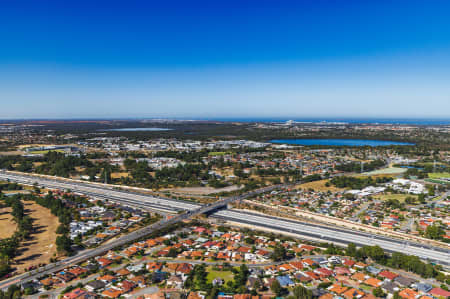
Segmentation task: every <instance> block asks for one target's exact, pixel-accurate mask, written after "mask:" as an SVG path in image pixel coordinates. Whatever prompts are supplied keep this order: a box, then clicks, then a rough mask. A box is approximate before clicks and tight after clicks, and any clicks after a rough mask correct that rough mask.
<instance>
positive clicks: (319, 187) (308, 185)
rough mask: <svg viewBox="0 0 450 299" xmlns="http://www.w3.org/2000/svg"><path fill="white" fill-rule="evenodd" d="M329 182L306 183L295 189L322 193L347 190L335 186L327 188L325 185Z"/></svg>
mask: <svg viewBox="0 0 450 299" xmlns="http://www.w3.org/2000/svg"><path fill="white" fill-rule="evenodd" d="M328 181H329V180H320V181H314V182H309V183H304V184H300V185H297V186H295V188H296V189H313V190H314V191H322V192H326V191H331V192H335V191H342V190H345V189H343V188H337V187H335V186H333V185H330V186H329V187H327V186H325V184H326V183H327V182H328Z"/></svg>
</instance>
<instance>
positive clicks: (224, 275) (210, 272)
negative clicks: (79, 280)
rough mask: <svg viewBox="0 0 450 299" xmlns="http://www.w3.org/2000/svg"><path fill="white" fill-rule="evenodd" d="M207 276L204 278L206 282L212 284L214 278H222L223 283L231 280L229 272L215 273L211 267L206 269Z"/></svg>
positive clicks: (231, 274)
mask: <svg viewBox="0 0 450 299" xmlns="http://www.w3.org/2000/svg"><path fill="white" fill-rule="evenodd" d="M207 272H208V276H207V277H206V278H207V280H208V282H212V281H213V280H214V279H216V278H222V279H223V280H224V281H225V283H226V282H228V281H230V280H233V277H234V275H233V273H232V272H231V271H215V270H212V267H208V268H207Z"/></svg>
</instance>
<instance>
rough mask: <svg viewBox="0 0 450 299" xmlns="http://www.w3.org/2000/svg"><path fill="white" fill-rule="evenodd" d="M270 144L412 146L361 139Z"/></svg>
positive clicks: (406, 143)
mask: <svg viewBox="0 0 450 299" xmlns="http://www.w3.org/2000/svg"><path fill="white" fill-rule="evenodd" d="M270 142H272V143H282V144H291V145H325V146H326V145H330V146H389V145H414V143H408V142H398V141H387V140H362V139H273V140H270Z"/></svg>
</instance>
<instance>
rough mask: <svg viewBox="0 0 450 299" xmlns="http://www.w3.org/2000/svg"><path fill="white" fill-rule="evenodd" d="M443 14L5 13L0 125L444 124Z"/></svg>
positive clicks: (265, 4) (93, 5) (8, 6)
mask: <svg viewBox="0 0 450 299" xmlns="http://www.w3.org/2000/svg"><path fill="white" fill-rule="evenodd" d="M163 3H164V4H163ZM448 11H450V3H449V2H448V1H411V0H410V1H401V0H399V1H320V0H315V1H313V0H311V1H261V0H260V1H71V3H69V1H45V0H44V1H20V0H16V1H3V2H2V3H1V4H0V40H1V41H2V42H1V44H0V103H1V109H0V118H95V117H102V118H104V117H106V118H107V117H186V118H215V117H217V118H223V117H277V118H279V117H286V118H295V117H393V118H434V117H439V118H449V117H450V113H449V111H450V84H449V82H450V18H448Z"/></svg>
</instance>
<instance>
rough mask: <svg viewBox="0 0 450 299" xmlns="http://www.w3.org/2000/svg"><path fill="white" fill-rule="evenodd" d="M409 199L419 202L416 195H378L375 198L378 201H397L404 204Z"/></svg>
mask: <svg viewBox="0 0 450 299" xmlns="http://www.w3.org/2000/svg"><path fill="white" fill-rule="evenodd" d="M407 197H412V198H415V199H416V200H417V195H414V194H378V195H374V196H373V198H375V199H378V200H388V199H397V200H398V201H399V202H404V201H405V199H406V198H407Z"/></svg>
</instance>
